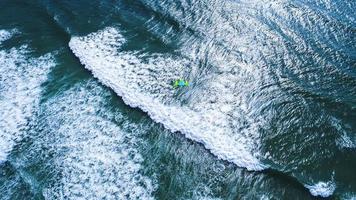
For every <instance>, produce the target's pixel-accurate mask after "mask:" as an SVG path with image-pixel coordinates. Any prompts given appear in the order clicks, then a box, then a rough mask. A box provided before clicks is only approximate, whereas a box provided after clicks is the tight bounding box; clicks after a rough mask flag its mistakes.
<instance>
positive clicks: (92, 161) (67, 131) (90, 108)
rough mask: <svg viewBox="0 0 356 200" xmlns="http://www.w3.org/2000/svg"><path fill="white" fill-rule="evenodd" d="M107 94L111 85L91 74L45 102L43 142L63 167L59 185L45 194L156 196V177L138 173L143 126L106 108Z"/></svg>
mask: <svg viewBox="0 0 356 200" xmlns="http://www.w3.org/2000/svg"><path fill="white" fill-rule="evenodd" d="M108 96H110V91H108V90H104V89H103V88H102V86H99V84H98V83H97V82H96V81H93V80H91V81H86V82H83V83H78V84H76V85H75V86H74V87H73V88H71V89H69V90H67V91H65V92H63V93H62V94H60V95H58V96H55V97H53V98H52V99H50V100H49V101H48V102H46V103H45V104H44V105H43V106H44V110H43V111H44V113H45V115H46V120H45V124H44V129H45V130H46V131H45V133H44V135H45V136H44V137H45V138H44V140H45V142H40V143H41V144H42V143H47V144H48V145H49V147H50V148H52V150H53V151H54V152H56V153H55V160H56V161H55V168H56V171H60V172H61V175H60V178H59V181H58V183H57V185H56V186H54V187H48V188H46V189H44V190H43V194H44V196H45V198H46V199H153V197H152V192H153V191H154V190H155V183H154V182H153V181H151V179H149V178H148V177H146V176H144V175H141V173H140V170H141V169H142V167H141V162H142V161H143V157H142V156H141V154H140V153H139V151H138V149H137V145H139V144H140V140H139V138H138V136H139V135H140V133H142V131H143V130H142V128H140V127H138V126H136V125H135V124H132V123H129V122H127V120H125V119H124V116H122V115H121V113H117V112H115V111H113V110H110V109H107V107H106V106H107V104H108V103H107V102H106V99H107V98H106V97H108ZM117 120H118V121H119V122H117ZM118 123H119V124H120V125H119V124H118ZM122 123H123V124H122Z"/></svg>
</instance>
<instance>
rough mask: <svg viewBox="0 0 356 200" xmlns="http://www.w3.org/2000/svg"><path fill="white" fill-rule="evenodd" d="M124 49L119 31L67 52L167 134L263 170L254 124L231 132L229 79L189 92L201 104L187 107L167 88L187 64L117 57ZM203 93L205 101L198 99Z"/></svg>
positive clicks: (77, 41)
mask: <svg viewBox="0 0 356 200" xmlns="http://www.w3.org/2000/svg"><path fill="white" fill-rule="evenodd" d="M124 43H125V39H124V37H123V36H122V34H121V33H120V31H118V30H117V29H116V28H106V29H104V30H102V31H98V32H96V33H92V34H89V35H88V36H85V37H73V38H72V39H71V41H70V43H69V46H70V48H71V49H72V51H73V52H74V54H75V55H76V56H77V57H78V58H79V59H80V61H81V63H82V64H84V66H85V67H86V68H87V69H89V70H90V71H91V72H92V73H93V75H94V76H95V77H97V78H98V79H99V80H100V81H101V82H102V83H104V84H105V85H107V86H109V87H110V88H112V89H113V90H114V91H115V92H116V93H117V94H118V95H119V96H121V97H122V98H123V100H124V101H125V103H127V104H128V105H130V106H132V107H139V108H140V109H142V110H143V111H145V112H147V113H148V114H149V115H150V117H151V118H152V119H153V120H155V121H156V122H159V123H162V124H163V125H164V126H165V127H166V128H168V129H170V130H171V131H179V132H181V133H183V134H184V135H185V136H186V137H187V138H189V139H192V140H194V141H197V142H199V143H202V144H203V145H204V146H205V148H207V149H209V150H210V151H211V152H212V153H213V154H214V155H216V156H217V157H218V158H221V159H224V160H227V161H230V162H233V163H235V164H236V165H238V166H240V167H245V168H247V169H248V170H262V169H264V168H265V167H266V166H265V165H263V164H262V163H261V162H260V161H259V159H258V156H259V153H258V151H256V149H258V135H255V134H257V131H256V130H254V129H255V128H256V126H255V125H254V123H249V129H248V130H236V129H234V123H238V121H236V120H237V119H238V117H237V116H241V115H242V113H243V110H237V108H236V107H237V105H236V101H238V99H236V97H235V96H234V95H233V93H232V88H231V86H230V84H231V81H230V80H229V79H231V78H232V77H233V75H230V76H229V75H226V76H220V77H216V78H215V80H214V82H211V83H210V84H207V85H203V86H200V87H204V88H203V89H202V90H199V91H197V90H196V91H194V92H196V93H198V94H195V95H196V96H198V97H199V96H201V97H203V96H205V97H206V99H204V98H200V99H198V98H195V99H194V102H190V103H189V104H188V103H185V102H184V100H182V99H180V98H178V97H177V96H178V95H179V91H174V90H173V89H172V87H171V85H170V82H171V81H172V80H174V79H176V78H178V77H186V76H187V73H188V72H189V70H190V68H189V61H188V60H186V59H183V58H179V57H172V56H167V55H163V54H153V55H149V56H138V55H135V54H136V53H135V52H119V51H118V49H120V48H121V47H122V45H123V44H124ZM204 91H209V92H210V95H209V96H208V95H206V94H203V93H204ZM181 92H182V91H181ZM199 93H200V94H199ZM221 93H224V95H223V96H221V95H220V94H221ZM230 94H231V95H230ZM233 119H234V120H235V121H234V120H233ZM247 123H248V122H247Z"/></svg>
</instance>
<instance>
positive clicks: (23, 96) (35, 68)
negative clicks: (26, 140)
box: [0, 31, 55, 163]
mask: <svg viewBox="0 0 356 200" xmlns="http://www.w3.org/2000/svg"><path fill="white" fill-rule="evenodd" d="M0 37H1V39H4V38H6V37H7V38H8V37H10V36H8V34H6V32H5V33H4V32H3V31H2V32H0ZM27 53H28V48H27V47H26V46H22V47H21V48H19V49H15V48H12V49H11V50H9V51H0V105H1V109H0V163H2V162H4V161H6V157H7V155H8V154H9V153H10V151H11V150H12V148H13V146H14V145H15V144H16V143H17V142H18V141H20V140H21V139H22V138H23V137H24V135H25V134H26V132H27V129H28V128H29V126H30V124H29V122H30V119H31V118H32V116H33V115H34V113H35V112H36V111H37V110H38V104H39V98H40V94H41V84H42V83H43V82H45V81H46V79H47V74H48V72H49V71H50V69H51V68H52V67H53V66H54V65H55V62H54V59H53V56H52V55H51V54H46V55H44V56H41V57H39V58H31V57H28V56H27Z"/></svg>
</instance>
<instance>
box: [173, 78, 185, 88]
mask: <svg viewBox="0 0 356 200" xmlns="http://www.w3.org/2000/svg"><path fill="white" fill-rule="evenodd" d="M186 86H189V83H188V81H186V80H183V79H177V80H175V81H174V82H173V87H174V88H182V87H186Z"/></svg>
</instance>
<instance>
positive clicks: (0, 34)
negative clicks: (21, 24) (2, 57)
mask: <svg viewBox="0 0 356 200" xmlns="http://www.w3.org/2000/svg"><path fill="white" fill-rule="evenodd" d="M14 32H15V30H11V31H7V30H0V44H1V43H2V42H3V41H5V40H8V39H10V38H11V36H12V35H13V33H14Z"/></svg>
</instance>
